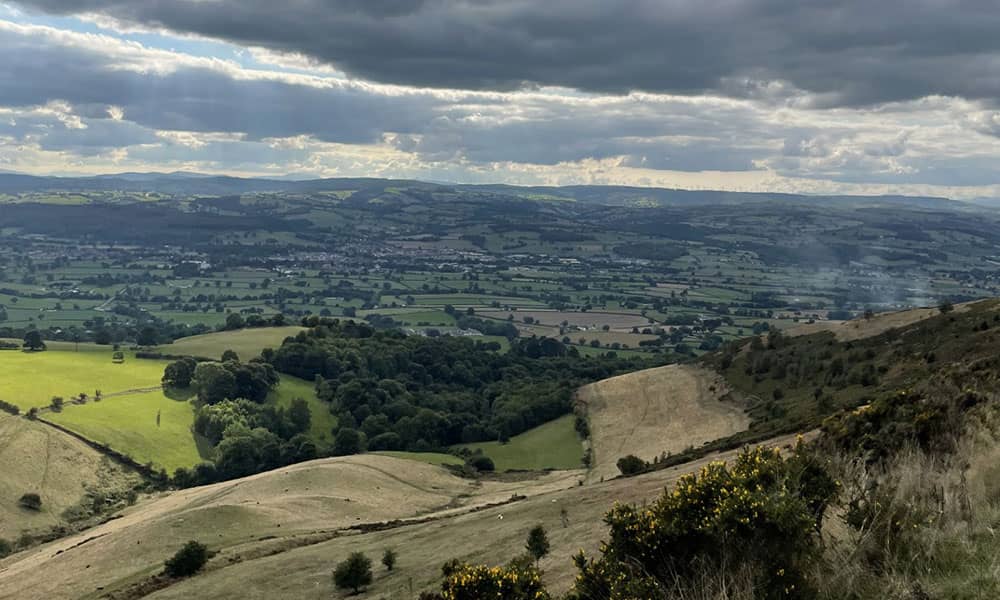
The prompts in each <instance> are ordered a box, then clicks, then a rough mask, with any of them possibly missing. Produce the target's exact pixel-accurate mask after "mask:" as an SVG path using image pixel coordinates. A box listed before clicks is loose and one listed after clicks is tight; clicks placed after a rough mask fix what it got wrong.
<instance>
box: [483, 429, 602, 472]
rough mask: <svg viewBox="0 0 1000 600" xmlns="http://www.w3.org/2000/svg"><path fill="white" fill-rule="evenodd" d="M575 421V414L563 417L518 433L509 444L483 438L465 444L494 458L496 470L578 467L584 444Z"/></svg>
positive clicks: (580, 464) (579, 466)
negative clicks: (485, 440)
mask: <svg viewBox="0 0 1000 600" xmlns="http://www.w3.org/2000/svg"><path fill="white" fill-rule="evenodd" d="M573 421H574V417H573V415H566V416H565V417H560V418H558V419H556V420H555V421H549V422H548V423H546V424H544V425H539V426H538V427H535V428H534V429H530V430H528V431H525V432H524V433H522V434H521V435H515V436H514V437H512V438H510V442H508V443H506V444H501V443H500V442H480V443H478V444H465V445H464V446H465V447H466V448H468V449H470V450H476V449H481V450H482V451H483V453H484V454H486V456H489V457H490V458H492V459H493V463H494V464H495V465H496V468H497V471H510V470H533V471H538V470H542V469H579V468H581V467H582V463H581V460H582V458H583V446H582V445H581V443H580V438H579V437H577V435H576V430H575V429H574V428H573Z"/></svg>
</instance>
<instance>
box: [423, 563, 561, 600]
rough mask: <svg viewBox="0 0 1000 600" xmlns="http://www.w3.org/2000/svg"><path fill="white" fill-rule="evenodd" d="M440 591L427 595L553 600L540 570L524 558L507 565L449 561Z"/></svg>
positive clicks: (445, 599)
mask: <svg viewBox="0 0 1000 600" xmlns="http://www.w3.org/2000/svg"><path fill="white" fill-rule="evenodd" d="M444 571H445V579H444V583H443V584H442V585H441V593H440V594H424V595H423V596H422V598H425V599H427V600H483V599H484V598H500V599H503V600H549V599H550V598H551V596H550V595H549V593H548V592H546V591H545V588H544V586H543V585H542V582H541V578H540V577H539V573H538V570H537V569H535V568H534V567H532V566H530V565H525V564H523V561H514V562H512V563H511V564H509V565H507V566H504V567H486V566H483V565H467V564H463V563H457V564H456V563H449V564H447V565H445V568H444Z"/></svg>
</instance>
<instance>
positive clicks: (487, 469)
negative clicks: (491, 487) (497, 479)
mask: <svg viewBox="0 0 1000 600" xmlns="http://www.w3.org/2000/svg"><path fill="white" fill-rule="evenodd" d="M466 464H467V465H469V466H471V467H472V468H474V469H475V470H477V471H479V472H481V473H492V472H493V471H495V470H496V465H494V464H493V459H491V458H490V457H489V456H486V455H485V454H477V455H475V456H471V457H469V459H468V460H467V461H466Z"/></svg>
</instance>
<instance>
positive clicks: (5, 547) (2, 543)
mask: <svg viewBox="0 0 1000 600" xmlns="http://www.w3.org/2000/svg"><path fill="white" fill-rule="evenodd" d="M12 552H14V544H12V543H11V542H10V541H9V540H6V539H4V538H0V558H3V557H5V556H9V555H10V554H11V553H12Z"/></svg>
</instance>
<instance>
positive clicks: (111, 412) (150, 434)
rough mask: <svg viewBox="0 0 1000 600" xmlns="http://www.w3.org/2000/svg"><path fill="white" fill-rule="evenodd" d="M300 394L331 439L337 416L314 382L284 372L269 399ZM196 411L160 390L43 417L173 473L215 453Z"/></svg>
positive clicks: (317, 435) (320, 438)
mask: <svg viewBox="0 0 1000 600" xmlns="http://www.w3.org/2000/svg"><path fill="white" fill-rule="evenodd" d="M300 397H301V398H305V399H306V400H307V401H308V402H309V408H310V409H311V410H312V417H313V418H312V428H311V431H310V434H311V435H312V437H313V438H314V439H315V440H316V441H317V442H318V443H329V442H330V439H331V437H332V436H331V434H330V430H331V429H332V428H333V426H334V424H335V423H336V419H335V418H334V417H333V415H331V414H330V411H329V410H328V409H327V407H326V405H325V404H323V403H322V402H320V401H319V400H318V399H317V398H316V393H315V391H314V390H313V386H312V384H310V383H309V382H307V381H303V380H301V379H297V378H295V377H291V376H288V375H285V376H282V378H281V383H279V384H278V387H277V388H276V389H275V390H274V391H273V392H271V395H270V396H269V397H268V400H269V401H270V402H275V403H277V404H278V405H281V406H287V405H289V404H290V403H291V401H292V399H294V398H300ZM194 412H195V405H194V403H193V402H191V401H190V400H189V399H178V400H174V399H171V398H168V397H167V396H165V395H164V393H163V392H161V391H156V392H150V393H145V394H132V395H129V396H120V397H115V398H107V399H105V400H101V401H100V402H93V401H91V402H88V403H86V404H83V405H75V404H70V405H67V406H66V407H64V408H63V410H62V411H61V412H46V413H45V414H44V418H46V419H48V420H50V421H52V422H53V423H58V424H59V425H62V426H64V427H66V428H67V429H70V430H71V431H74V432H76V433H79V434H80V435H82V436H84V437H86V438H87V439H90V440H94V441H95V442H99V443H102V444H106V445H108V446H110V447H111V448H113V449H115V450H117V451H119V452H122V453H124V454H127V455H129V456H130V457H132V458H133V459H134V460H136V461H137V462H140V463H142V464H146V463H149V462H151V463H153V464H154V465H155V466H156V467H162V468H164V469H166V470H167V471H168V472H171V473H172V472H173V471H175V470H176V469H177V468H178V467H191V466H193V465H195V464H197V463H199V462H201V461H202V460H205V459H208V458H211V445H210V444H209V443H208V442H207V441H206V440H204V439H201V437H200V436H197V435H195V434H194V432H193V431H192V430H191V426H192V424H193V423H194ZM157 413H159V415H160V424H159V425H157V423H156V415H157Z"/></svg>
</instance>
